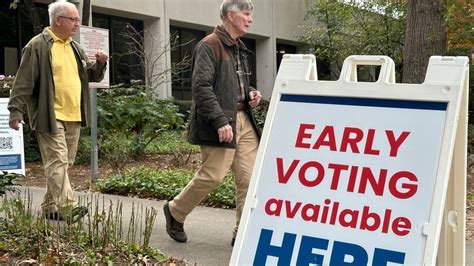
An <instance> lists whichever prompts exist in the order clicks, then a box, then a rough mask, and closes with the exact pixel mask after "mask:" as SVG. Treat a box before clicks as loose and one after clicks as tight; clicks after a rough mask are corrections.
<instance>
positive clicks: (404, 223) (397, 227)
mask: <svg viewBox="0 0 474 266" xmlns="http://www.w3.org/2000/svg"><path fill="white" fill-rule="evenodd" d="M410 229H411V222H410V220H408V218H406V217H397V218H395V219H394V220H393V223H392V231H393V232H394V233H395V234H396V235H399V236H406V235H408V233H410Z"/></svg>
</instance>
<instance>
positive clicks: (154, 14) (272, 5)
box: [92, 0, 314, 98]
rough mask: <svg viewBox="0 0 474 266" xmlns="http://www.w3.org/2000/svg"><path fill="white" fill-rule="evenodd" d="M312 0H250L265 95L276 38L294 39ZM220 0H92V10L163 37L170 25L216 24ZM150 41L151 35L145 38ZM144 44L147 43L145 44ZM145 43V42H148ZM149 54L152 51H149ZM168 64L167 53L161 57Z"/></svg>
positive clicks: (165, 91)
mask: <svg viewBox="0 0 474 266" xmlns="http://www.w3.org/2000/svg"><path fill="white" fill-rule="evenodd" d="M313 2H314V1H313V0H254V1H253V4H254V22H253V24H252V26H251V28H250V31H249V34H248V35H247V36H246V37H248V38H252V39H255V40H256V51H255V52H256V62H257V73H256V75H257V89H259V90H261V91H262V92H263V95H264V97H265V98H269V97H270V96H271V92H272V89H273V83H274V79H275V76H276V51H275V46H276V40H277V39H278V40H279V41H283V42H285V41H286V42H290V43H292V42H295V41H297V40H298V33H299V27H298V26H299V25H300V24H302V23H304V21H303V19H304V16H305V15H306V11H307V10H308V9H309V8H310V6H311V4H312V3H313ZM220 4H221V0H92V10H93V11H94V12H99V13H103V14H108V15H115V16H121V17H128V18H133V19H141V20H143V21H144V23H145V28H147V29H148V30H147V31H148V32H147V34H152V35H153V36H155V37H157V38H159V39H160V40H165V39H166V38H168V36H169V27H170V24H172V25H176V26H181V27H188V28H191V29H199V30H205V31H206V32H207V33H209V32H211V31H212V29H213V28H214V27H215V26H216V25H218V24H219V23H220V18H219V7H220ZM146 40H147V41H150V40H151V38H146ZM145 46H147V45H146V44H145ZM148 46H149V45H148ZM150 53H152V51H150ZM162 63H163V64H164V66H166V67H169V66H170V65H171V59H170V53H169V52H168V53H167V54H166V57H164V58H163V59H162ZM158 93H159V95H160V97H164V98H166V97H171V84H170V83H166V84H162V85H161V86H160V87H159V89H158Z"/></svg>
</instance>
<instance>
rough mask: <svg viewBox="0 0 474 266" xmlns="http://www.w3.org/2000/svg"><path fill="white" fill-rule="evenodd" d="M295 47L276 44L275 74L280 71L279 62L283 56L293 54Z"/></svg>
mask: <svg viewBox="0 0 474 266" xmlns="http://www.w3.org/2000/svg"><path fill="white" fill-rule="evenodd" d="M295 53H296V46H294V45H287V44H281V43H277V45H276V60H277V72H278V69H280V64H281V60H282V59H283V56H284V55H285V54H295Z"/></svg>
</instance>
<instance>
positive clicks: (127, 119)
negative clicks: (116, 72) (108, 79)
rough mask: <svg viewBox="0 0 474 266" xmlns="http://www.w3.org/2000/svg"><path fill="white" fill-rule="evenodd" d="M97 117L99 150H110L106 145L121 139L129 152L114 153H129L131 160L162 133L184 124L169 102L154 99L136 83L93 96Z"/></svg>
mask: <svg viewBox="0 0 474 266" xmlns="http://www.w3.org/2000/svg"><path fill="white" fill-rule="evenodd" d="M97 115H98V122H97V124H98V125H99V128H98V142H99V150H100V151H101V152H103V147H104V146H108V147H112V146H113V145H112V144H110V143H106V142H111V141H112V142H114V139H113V138H116V137H117V136H118V135H123V136H124V137H125V139H127V141H126V144H127V145H129V146H130V149H126V150H116V151H114V152H115V153H123V152H125V151H127V152H128V151H130V152H131V153H130V154H127V155H129V156H131V157H134V158H137V157H139V156H141V155H143V154H144V152H145V149H146V148H147V146H148V145H150V143H151V142H152V141H153V140H154V139H155V138H157V137H158V136H159V135H160V134H161V132H162V131H166V130H170V129H177V128H181V127H182V126H183V124H184V120H183V115H182V114H180V113H179V111H178V107H177V106H176V105H175V104H174V103H173V101H171V100H159V99H156V97H155V94H154V92H153V90H152V89H151V88H148V87H146V86H144V85H143V84H141V83H139V82H132V84H131V85H129V86H128V85H123V84H120V85H117V86H113V87H111V88H110V89H107V90H101V91H100V92H99V93H98V95H97ZM114 143H115V142H114ZM108 152H109V153H110V150H109V151H108Z"/></svg>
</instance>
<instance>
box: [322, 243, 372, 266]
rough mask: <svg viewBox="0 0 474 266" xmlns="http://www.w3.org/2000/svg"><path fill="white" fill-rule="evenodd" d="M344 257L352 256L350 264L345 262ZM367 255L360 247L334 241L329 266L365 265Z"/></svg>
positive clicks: (367, 258)
mask: <svg viewBox="0 0 474 266" xmlns="http://www.w3.org/2000/svg"><path fill="white" fill-rule="evenodd" d="M346 255H349V256H352V261H351V262H346V261H345V258H346ZM368 260H369V255H368V254H367V252H366V251H365V249H364V248H363V247H361V246H358V245H356V244H351V243H345V242H339V241H334V246H333V248H332V254H331V261H330V262H329V265H330V266H331V265H334V266H335V265H364V266H365V265H367V262H368Z"/></svg>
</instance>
